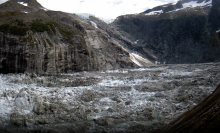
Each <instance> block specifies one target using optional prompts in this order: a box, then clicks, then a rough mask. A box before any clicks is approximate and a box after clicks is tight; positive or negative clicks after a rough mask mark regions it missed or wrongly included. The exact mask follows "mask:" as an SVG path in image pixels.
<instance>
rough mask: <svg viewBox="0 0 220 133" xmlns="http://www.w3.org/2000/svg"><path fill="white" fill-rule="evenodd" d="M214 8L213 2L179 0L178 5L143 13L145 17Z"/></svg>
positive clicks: (170, 4) (206, 0)
mask: <svg viewBox="0 0 220 133" xmlns="http://www.w3.org/2000/svg"><path fill="white" fill-rule="evenodd" d="M207 6H212V0H179V1H178V2H177V3H169V4H166V5H161V6H157V7H154V8H152V9H148V10H146V11H144V12H143V14H145V15H157V14H160V13H166V12H172V11H176V10H182V9H186V8H195V7H199V8H204V7H207Z"/></svg>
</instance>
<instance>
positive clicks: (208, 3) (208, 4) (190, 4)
mask: <svg viewBox="0 0 220 133" xmlns="http://www.w3.org/2000/svg"><path fill="white" fill-rule="evenodd" d="M203 6H212V1H211V0H210V1H208V2H205V1H204V2H202V3H197V1H191V2H188V3H184V4H183V8H187V7H193V8H194V7H203Z"/></svg>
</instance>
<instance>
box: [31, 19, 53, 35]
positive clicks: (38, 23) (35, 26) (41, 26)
mask: <svg viewBox="0 0 220 133" xmlns="http://www.w3.org/2000/svg"><path fill="white" fill-rule="evenodd" d="M56 25H57V24H56V23H55V22H47V23H44V22H43V21H42V20H39V19H36V20H33V21H32V24H31V30H32V31H34V32H45V31H46V32H48V33H50V34H53V33H56V30H55V26H56Z"/></svg>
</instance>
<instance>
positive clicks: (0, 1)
mask: <svg viewBox="0 0 220 133" xmlns="http://www.w3.org/2000/svg"><path fill="white" fill-rule="evenodd" d="M6 1H8V0H0V4H2V3H4V2H6Z"/></svg>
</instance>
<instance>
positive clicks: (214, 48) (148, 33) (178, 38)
mask: <svg viewBox="0 0 220 133" xmlns="http://www.w3.org/2000/svg"><path fill="white" fill-rule="evenodd" d="M186 2H188V1H180V2H178V3H177V4H176V5H171V4H170V5H166V6H158V7H155V8H153V9H150V10H147V11H146V12H144V13H149V12H151V11H159V10H163V12H164V13H161V14H158V15H145V14H143V13H142V14H138V15H126V16H120V17H118V18H117V19H116V20H115V21H114V22H113V25H115V26H116V27H117V28H118V29H119V30H120V31H121V32H125V33H127V34H128V35H129V36H130V37H132V39H133V41H136V40H138V43H137V45H138V46H141V47H142V49H144V51H148V53H151V54H153V55H155V56H156V57H157V58H158V61H160V62H164V61H165V62H167V63H199V62H217V61H219V58H218V55H219V54H220V42H219V39H220V33H219V32H217V31H218V30H219V29H220V23H219V18H220V16H219V14H220V12H219V7H220V5H219V1H217V0H213V1H212V7H210V6H204V7H195V8H185V9H181V10H178V11H172V12H168V11H171V10H175V9H176V6H178V7H181V3H186ZM200 2H204V1H200ZM197 3H199V2H198V1H197ZM166 8H167V9H166ZM164 10H166V11H164ZM166 12H168V13H166ZM142 52H143V50H142ZM145 53H147V52H145Z"/></svg>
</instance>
